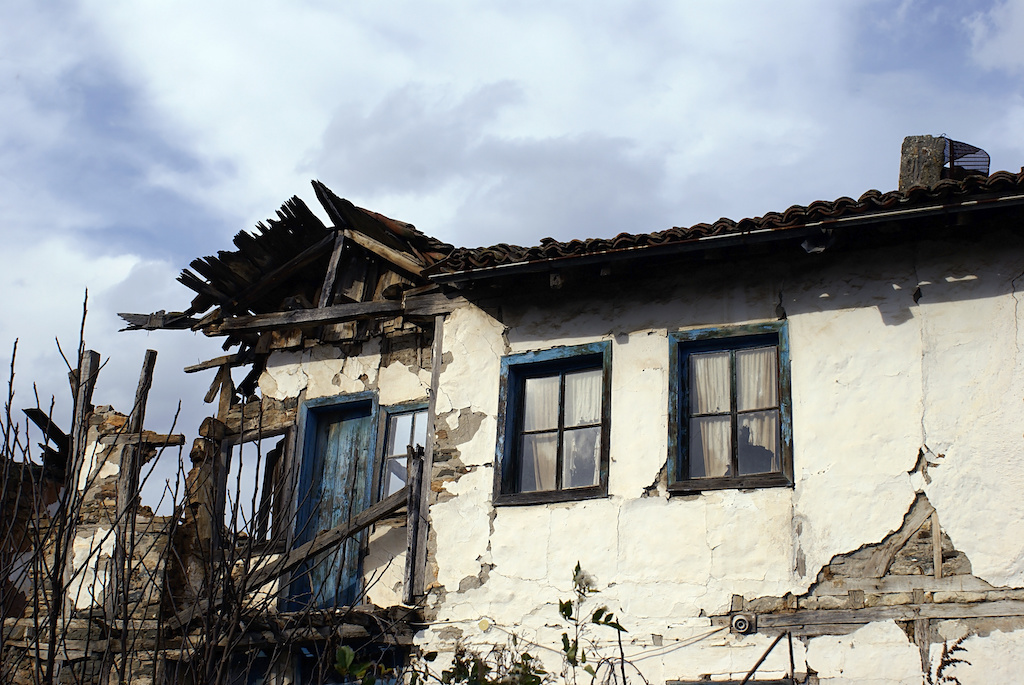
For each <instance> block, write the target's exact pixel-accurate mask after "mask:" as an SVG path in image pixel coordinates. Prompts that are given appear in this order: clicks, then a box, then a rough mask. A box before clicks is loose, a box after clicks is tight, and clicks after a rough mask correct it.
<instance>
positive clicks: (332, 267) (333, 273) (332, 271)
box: [317, 231, 345, 309]
mask: <svg viewBox="0 0 1024 685" xmlns="http://www.w3.org/2000/svg"><path fill="white" fill-rule="evenodd" d="M344 249H345V232H344V231H338V232H337V234H336V235H335V237H334V250H332V251H331V261H329V262H328V263H327V273H325V274H324V282H323V285H321V286H320V302H319V304H317V306H318V307H319V308H320V309H323V308H324V307H326V306H328V305H330V304H331V295H333V294H334V281H335V280H337V277H338V264H339V263H340V262H341V252H342V250H344Z"/></svg>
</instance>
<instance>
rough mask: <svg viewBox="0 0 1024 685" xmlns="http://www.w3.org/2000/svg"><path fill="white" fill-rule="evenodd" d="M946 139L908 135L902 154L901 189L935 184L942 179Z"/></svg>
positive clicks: (904, 141)
mask: <svg viewBox="0 0 1024 685" xmlns="http://www.w3.org/2000/svg"><path fill="white" fill-rule="evenodd" d="M945 150H946V139H945V138H941V137H940V138H936V137H935V136H907V137H906V138H904V139H903V152H902V154H901V156H900V190H907V189H908V188H911V187H913V186H933V185H935V184H936V183H938V182H939V181H940V180H942V166H943V163H944V162H945Z"/></svg>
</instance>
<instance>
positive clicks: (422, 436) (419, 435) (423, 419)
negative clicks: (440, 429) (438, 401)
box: [412, 409, 427, 448]
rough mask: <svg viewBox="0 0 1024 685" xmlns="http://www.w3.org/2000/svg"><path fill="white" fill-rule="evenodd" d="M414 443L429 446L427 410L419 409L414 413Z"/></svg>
mask: <svg viewBox="0 0 1024 685" xmlns="http://www.w3.org/2000/svg"><path fill="white" fill-rule="evenodd" d="M413 419H414V423H413V428H412V444H414V445H422V446H423V447H424V448H426V446H427V410H426V409H424V410H422V411H418V412H416V413H414V414H413Z"/></svg>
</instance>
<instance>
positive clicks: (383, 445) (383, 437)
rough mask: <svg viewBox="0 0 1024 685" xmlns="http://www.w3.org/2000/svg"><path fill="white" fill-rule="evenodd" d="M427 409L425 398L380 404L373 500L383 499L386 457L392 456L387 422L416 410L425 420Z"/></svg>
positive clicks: (413, 412) (426, 418)
mask: <svg viewBox="0 0 1024 685" xmlns="http://www.w3.org/2000/svg"><path fill="white" fill-rule="evenodd" d="M428 409H429V406H428V403H427V401H426V400H422V401H419V402H404V403H402V404H395V405H390V406H387V407H384V406H382V407H380V408H379V411H380V418H379V425H378V427H377V436H378V440H377V442H378V444H377V463H376V465H375V468H374V476H373V493H374V500H373V501H375V502H379V501H380V500H382V499H384V494H383V493H384V483H385V477H386V475H387V465H388V464H387V463H388V457H389V456H392V455H389V454H387V449H388V439H389V438H390V434H389V432H388V430H389V425H388V424H389V423H390V422H391V418H392V417H394V416H397V415H399V414H415V413H418V412H424V416H423V420H424V421H427V420H428V416H427V410H428ZM429 432H430V427H429V426H428V427H427V433H428V434H429ZM428 439H429V438H428ZM423 447H424V448H426V445H423Z"/></svg>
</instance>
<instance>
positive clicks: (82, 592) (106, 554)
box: [67, 526, 115, 609]
mask: <svg viewBox="0 0 1024 685" xmlns="http://www.w3.org/2000/svg"><path fill="white" fill-rule="evenodd" d="M114 543H115V539H114V534H113V533H112V532H111V529H110V528H105V527H103V526H96V528H95V529H94V530H93V532H92V534H91V535H82V534H79V535H78V536H76V537H75V540H74V543H73V546H72V555H73V557H72V562H71V563H72V567H73V568H74V569H75V575H74V577H72V579H71V581H70V582H69V583H68V587H67V596H68V598H69V599H70V600H71V601H72V602H73V603H74V606H75V608H76V609H86V608H88V607H90V606H95V605H99V604H102V602H103V590H104V588H105V587H106V585H107V581H108V576H109V573H110V572H109V569H108V566H109V563H110V558H111V557H112V556H113V554H114Z"/></svg>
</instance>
